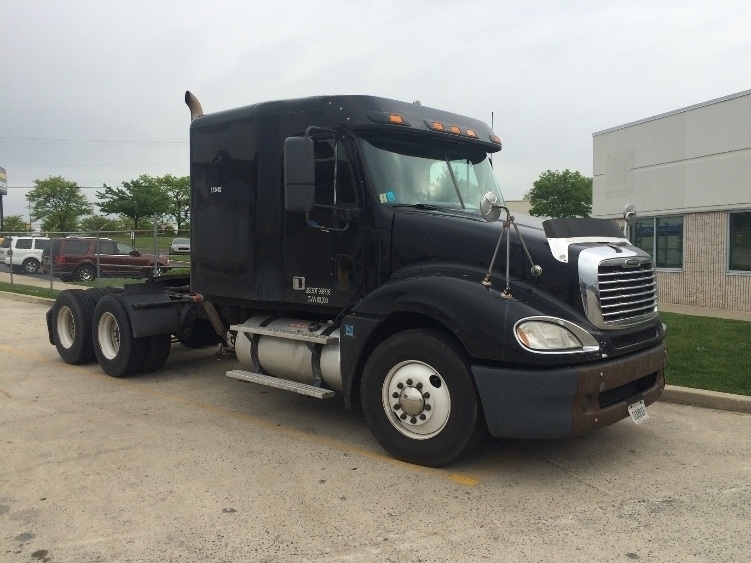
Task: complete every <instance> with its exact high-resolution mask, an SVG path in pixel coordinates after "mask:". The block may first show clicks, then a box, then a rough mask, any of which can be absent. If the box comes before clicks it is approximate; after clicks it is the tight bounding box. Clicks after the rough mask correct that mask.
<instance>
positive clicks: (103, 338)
mask: <svg viewBox="0 0 751 563" xmlns="http://www.w3.org/2000/svg"><path fill="white" fill-rule="evenodd" d="M92 337H93V341H94V352H95V353H96V359H97V361H98V362H99V365H100V366H101V367H102V369H103V370H104V373H106V374H107V375H111V376H112V377H124V376H127V375H131V374H133V373H135V372H136V371H138V370H139V369H141V368H142V366H143V363H144V359H145V357H146V352H147V346H148V340H149V339H148V337H144V338H135V337H134V336H133V333H132V331H131V326H130V319H129V318H128V314H127V311H126V310H125V307H124V305H123V304H122V302H121V301H120V299H118V297H117V295H115V294H109V295H104V296H103V297H102V298H101V299H100V300H99V302H98V303H97V305H96V309H95V310H94V320H93V326H92Z"/></svg>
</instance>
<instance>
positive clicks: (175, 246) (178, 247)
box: [169, 238, 190, 254]
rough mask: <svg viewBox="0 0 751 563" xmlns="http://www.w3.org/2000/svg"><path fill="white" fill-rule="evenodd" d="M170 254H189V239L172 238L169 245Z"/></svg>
mask: <svg viewBox="0 0 751 563" xmlns="http://www.w3.org/2000/svg"><path fill="white" fill-rule="evenodd" d="M169 253H170V254H190V239H189V238H173V239H172V242H171V243H170V245H169Z"/></svg>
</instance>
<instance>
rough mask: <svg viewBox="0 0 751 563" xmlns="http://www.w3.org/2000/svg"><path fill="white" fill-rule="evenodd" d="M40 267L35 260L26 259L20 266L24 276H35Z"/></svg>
mask: <svg viewBox="0 0 751 563" xmlns="http://www.w3.org/2000/svg"><path fill="white" fill-rule="evenodd" d="M41 266H42V265H41V264H40V263H39V260H37V259H36V258H27V259H26V260H24V261H23V264H21V269H22V270H23V271H24V273H26V274H36V273H37V272H38V271H39V268H40V267H41Z"/></svg>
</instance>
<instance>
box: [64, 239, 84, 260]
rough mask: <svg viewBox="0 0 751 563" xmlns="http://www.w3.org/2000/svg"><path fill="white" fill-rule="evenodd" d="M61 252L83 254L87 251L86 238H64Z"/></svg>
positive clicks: (75, 254)
mask: <svg viewBox="0 0 751 563" xmlns="http://www.w3.org/2000/svg"><path fill="white" fill-rule="evenodd" d="M62 253H63V254H73V255H74V256H85V255H87V254H88V253H89V241H88V240H66V241H64V244H63V245H62Z"/></svg>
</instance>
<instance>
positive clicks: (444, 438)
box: [360, 330, 484, 467]
mask: <svg viewBox="0 0 751 563" xmlns="http://www.w3.org/2000/svg"><path fill="white" fill-rule="evenodd" d="M360 399H361V403H362V408H363V412H364V414H365V418H366V420H367V422H368V426H369V427H370V430H371V432H373V435H374V436H375V438H376V439H377V440H378V442H379V443H380V444H381V446H383V447H384V449H386V450H387V451H388V452H389V453H391V454H392V455H393V456H394V457H396V458H398V459H401V460H403V461H408V462H410V463H416V464H419V465H427V466H431V467H438V466H441V465H445V464H447V463H449V462H451V461H453V460H454V459H456V458H457V457H459V456H460V455H462V454H463V453H466V452H468V451H469V450H470V449H471V448H472V447H474V446H475V445H476V444H477V442H478V440H479V437H480V436H481V428H478V427H480V426H482V425H483V424H484V421H483V420H482V411H481V408H480V405H479V401H478V398H477V391H476V390H475V386H474V382H473V381H472V377H471V375H470V372H469V365H468V362H467V361H466V359H465V356H464V354H463V352H462V351H461V350H459V349H458V347H456V346H454V344H453V343H452V342H451V341H449V340H448V339H447V338H446V337H444V336H443V335H442V334H441V333H439V332H435V331H428V330H409V331H405V332H402V333H399V334H396V335H394V336H391V337H390V338H388V339H386V340H384V341H383V342H382V343H381V344H379V345H378V347H376V349H375V350H374V351H373V353H372V354H371V355H370V358H368V361H367V363H366V365H365V370H364V372H363V376H362V384H361V386H360Z"/></svg>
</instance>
